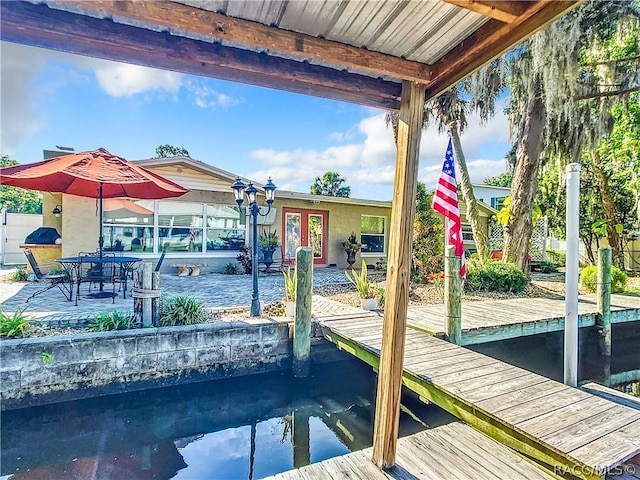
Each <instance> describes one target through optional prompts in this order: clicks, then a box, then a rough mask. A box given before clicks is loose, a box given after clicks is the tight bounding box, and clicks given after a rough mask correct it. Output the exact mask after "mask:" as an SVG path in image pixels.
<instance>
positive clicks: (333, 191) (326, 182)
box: [311, 172, 351, 197]
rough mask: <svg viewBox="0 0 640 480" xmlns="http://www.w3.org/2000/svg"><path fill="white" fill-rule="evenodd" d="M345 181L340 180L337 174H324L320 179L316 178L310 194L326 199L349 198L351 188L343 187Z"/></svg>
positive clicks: (343, 179) (344, 179)
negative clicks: (323, 196) (322, 196)
mask: <svg viewBox="0 0 640 480" xmlns="http://www.w3.org/2000/svg"><path fill="white" fill-rule="evenodd" d="M346 181H347V179H346V178H342V177H341V176H340V174H339V173H337V172H326V173H325V174H324V175H323V176H322V178H320V177H316V179H315V181H314V182H313V185H311V194H312V195H325V196H327V197H349V195H351V187H349V186H346V185H344V184H345V183H346Z"/></svg>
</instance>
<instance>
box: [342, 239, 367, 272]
mask: <svg viewBox="0 0 640 480" xmlns="http://www.w3.org/2000/svg"><path fill="white" fill-rule="evenodd" d="M342 248H344V251H345V252H347V263H348V264H349V266H348V267H347V268H353V264H354V263H355V262H356V253H358V252H359V251H360V249H361V248H362V244H361V243H360V242H359V241H358V239H357V238H356V234H355V232H351V235H349V237H348V238H347V239H346V240H345V241H343V242H342Z"/></svg>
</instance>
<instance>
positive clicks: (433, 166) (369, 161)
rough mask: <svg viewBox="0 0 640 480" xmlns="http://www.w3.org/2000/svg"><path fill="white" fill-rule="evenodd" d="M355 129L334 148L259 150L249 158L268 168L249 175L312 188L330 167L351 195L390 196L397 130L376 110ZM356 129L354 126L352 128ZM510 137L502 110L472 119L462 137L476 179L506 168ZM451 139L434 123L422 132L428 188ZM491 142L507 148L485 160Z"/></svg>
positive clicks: (423, 168) (304, 189) (291, 187)
mask: <svg viewBox="0 0 640 480" xmlns="http://www.w3.org/2000/svg"><path fill="white" fill-rule="evenodd" d="M372 113H374V112H372ZM355 129H356V130H357V131H358V132H359V134H360V135H361V136H362V141H361V142H360V143H351V144H349V145H339V146H331V147H328V148H326V149H325V150H322V151H317V150H290V151H287V150H285V151H276V150H273V149H260V150H255V151H253V152H252V153H251V157H252V158H254V159H255V160H259V161H261V162H262V163H263V165H264V168H262V169H258V170H256V171H253V172H250V173H247V176H248V177H249V178H254V179H256V180H258V179H262V178H267V177H268V176H269V175H270V176H271V177H272V178H273V179H274V181H276V179H277V183H278V184H280V185H284V184H286V186H287V188H284V187H281V188H283V189H288V190H294V191H300V192H308V191H309V185H311V183H313V181H314V179H315V177H317V176H321V175H322V174H323V173H325V172H327V171H336V172H338V173H339V174H340V175H341V176H342V177H344V178H346V179H347V184H348V185H349V186H351V187H352V196H354V197H356V196H358V195H359V196H361V197H364V198H383V199H390V198H391V197H392V189H393V182H394V177H395V157H396V147H395V143H394V140H393V131H392V130H391V128H390V127H388V126H387V125H386V124H385V121H384V114H380V113H377V112H375V113H374V114H373V115H371V116H369V117H366V118H364V119H362V120H361V121H360V122H359V123H358V124H357V125H356V126H355ZM352 130H354V127H352V128H350V129H349V131H352ZM339 133H340V132H334V133H332V134H331V137H332V138H334V139H335V140H336V141H340V140H341V139H342V138H344V137H342V136H341V135H339ZM507 135H508V128H507V119H506V117H505V115H504V114H503V113H502V112H500V113H499V114H498V115H496V117H495V119H493V120H492V121H491V122H489V124H488V125H487V126H482V125H480V122H479V120H478V119H477V118H476V117H474V116H471V117H470V118H469V127H468V129H467V130H466V131H465V133H464V134H463V135H462V136H461V141H462V145H463V149H464V152H465V157H466V160H467V168H468V169H469V174H470V176H471V181H472V182H474V183H480V182H482V181H483V180H484V179H485V178H486V177H488V176H494V175H497V174H499V173H502V172H504V171H506V161H505V160H504V159H503V157H504V152H506V150H507V148H508V145H506V141H507ZM448 140H449V137H448V136H447V135H446V134H440V133H438V131H437V127H436V126H434V125H432V126H430V127H429V128H428V129H427V130H425V131H424V132H423V133H422V139H421V143H420V170H419V176H418V178H419V180H420V181H421V182H424V183H425V184H426V185H427V187H428V188H433V187H435V183H436V181H437V179H438V177H439V175H440V170H441V168H442V161H443V159H444V153H445V150H446V148H447V143H448ZM487 142H491V143H494V144H497V145H501V144H502V143H505V145H504V149H503V150H504V152H503V151H502V150H500V149H497V150H495V152H497V153H495V155H496V158H486V155H487V153H486V152H484V150H486V145H487ZM481 155H482V156H484V158H482V157H481ZM490 155H491V154H490Z"/></svg>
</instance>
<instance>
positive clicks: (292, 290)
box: [282, 266, 298, 317]
mask: <svg viewBox="0 0 640 480" xmlns="http://www.w3.org/2000/svg"><path fill="white" fill-rule="evenodd" d="M282 275H283V276H284V298H283V299H282V301H283V302H284V313H285V315H286V316H287V317H294V316H295V314H296V283H297V281H298V270H297V269H296V268H294V269H293V273H291V266H289V267H288V268H287V271H286V272H282Z"/></svg>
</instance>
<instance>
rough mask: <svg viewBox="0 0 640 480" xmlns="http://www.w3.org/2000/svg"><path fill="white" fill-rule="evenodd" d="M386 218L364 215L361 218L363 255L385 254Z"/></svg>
mask: <svg viewBox="0 0 640 480" xmlns="http://www.w3.org/2000/svg"><path fill="white" fill-rule="evenodd" d="M386 220H387V219H386V217H379V216H375V215H362V217H360V242H361V243H362V253H363V254H366V253H376V254H380V253H384V245H385V235H386Z"/></svg>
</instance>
